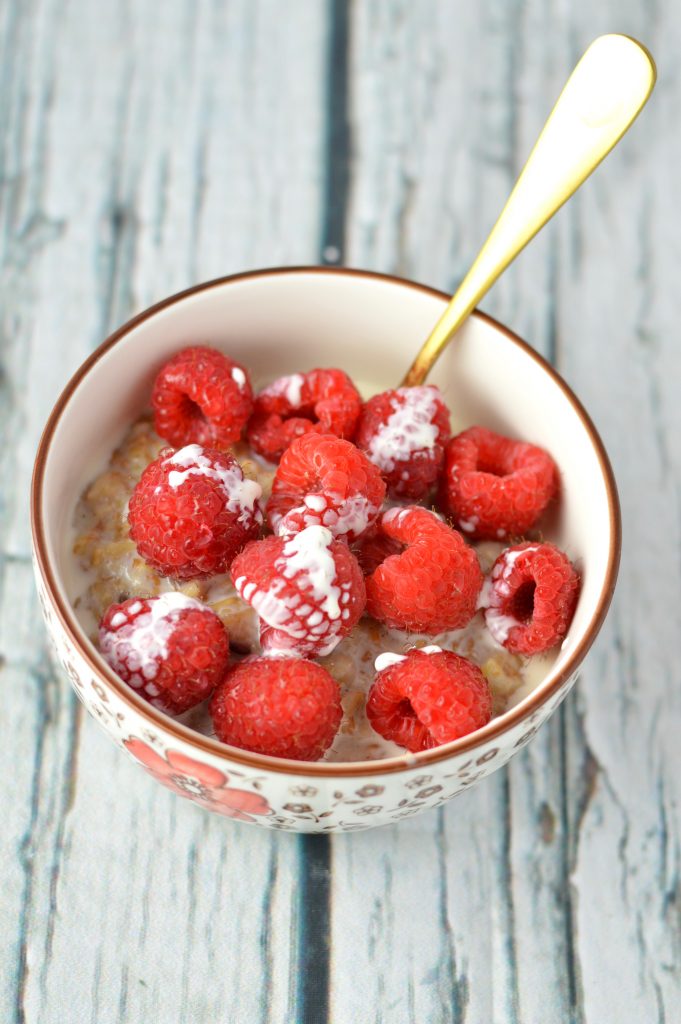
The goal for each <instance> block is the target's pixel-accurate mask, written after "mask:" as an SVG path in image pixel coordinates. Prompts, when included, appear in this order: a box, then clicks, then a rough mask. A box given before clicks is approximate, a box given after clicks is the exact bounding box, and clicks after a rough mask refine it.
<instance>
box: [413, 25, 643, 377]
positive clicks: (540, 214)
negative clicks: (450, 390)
mask: <svg viewBox="0 0 681 1024" xmlns="http://www.w3.org/2000/svg"><path fill="white" fill-rule="evenodd" d="M655 78H656V71H655V63H654V61H653V59H652V57H651V56H650V54H649V53H648V51H647V50H646V49H645V48H644V47H643V46H642V45H641V44H640V43H638V42H636V40H634V39H630V38H629V37H628V36H622V35H605V36H600V37H599V38H598V39H596V40H594V42H593V43H592V44H591V46H590V47H589V48H588V50H587V51H586V52H585V54H584V56H583V57H582V59H581V60H580V62H579V64H577V67H576V68H575V69H574V71H573V72H572V74H571V75H570V77H569V79H568V81H567V83H566V84H565V87H564V89H563V91H562V93H561V94H560V96H559V97H558V100H557V102H556V105H555V107H554V108H553V110H552V111H551V113H550V115H549V118H548V121H547V122H546V124H545V125H544V128H543V129H542V132H541V134H540V136H539V138H538V139H537V141H536V143H535V146H534V149H533V150H532V152H531V153H530V155H529V157H528V160H527V163H526V164H525V166H524V168H523V170H522V172H521V174H520V177H519V178H518V180H517V182H516V184H515V187H514V189H513V191H512V192H511V195H510V196H509V198H508V200H507V202H506V205H505V206H504V208H503V210H502V211H501V214H500V216H499V219H498V220H497V222H496V224H495V225H494V227H493V228H492V231H491V232H490V235H489V237H488V238H487V241H486V242H485V244H484V245H483V247H482V249H481V250H480V252H479V253H478V255H477V257H476V259H475V262H474V263H473V265H472V267H471V268H470V270H469V271H468V273H467V274H466V276H465V278H464V279H463V281H462V282H461V285H460V286H459V288H458V290H457V291H456V294H455V295H454V297H453V298H452V300H451V302H450V303H449V305H448V306H447V308H446V310H445V311H444V313H443V314H442V316H441V317H440V319H439V320H438V322H437V323H436V324H435V327H434V328H433V330H432V331H431V333H430V335H429V337H428V338H427V340H426V341H425V343H424V345H423V347H422V348H421V351H420V352H419V353H418V355H417V356H416V359H415V360H414V362H413V363H412V365H411V368H410V369H409V372H408V373H407V375H406V377H405V378H404V381H403V382H402V383H403V384H404V385H414V384H420V383H422V382H423V381H424V380H425V378H426V376H427V374H428V372H429V371H430V369H431V367H432V365H433V363H434V362H435V360H436V359H437V358H438V356H439V355H440V353H441V352H442V350H443V349H444V348H445V346H446V345H447V344H448V342H449V341H450V340H451V338H452V335H453V334H454V333H455V331H457V330H458V328H459V327H460V326H461V324H462V323H463V321H464V320H465V319H466V317H467V316H468V314H469V313H470V312H471V310H472V309H473V308H474V306H475V305H476V304H477V303H478V302H479V301H480V299H481V298H482V296H483V295H484V294H485V293H486V292H487V291H488V289H489V288H491V286H492V285H493V284H494V282H495V281H496V279H497V278H498V277H499V275H500V274H501V273H502V271H504V270H505V269H506V267H507V266H508V265H509V263H511V262H512V261H513V260H514V259H515V257H516V256H517V255H518V253H519V252H520V251H521V249H523V248H524V247H525V246H526V245H527V243H528V242H529V241H530V239H532V238H533V237H534V236H535V235H536V234H537V232H538V231H539V230H540V228H542V227H543V226H544V224H546V222H547V221H548V220H550V219H551V217H552V216H553V215H554V213H555V212H556V210H558V209H560V207H561V206H562V205H563V203H564V202H565V201H566V200H567V199H569V198H570V196H571V195H572V194H573V193H574V192H576V191H577V189H578V188H579V186H580V185H581V184H582V182H583V181H584V180H585V179H586V178H588V176H589V175H590V174H591V172H592V171H593V170H595V168H596V167H597V166H598V165H599V163H600V162H601V160H603V158H604V157H605V156H607V155H608V153H609V152H610V150H611V149H612V148H613V146H614V145H615V144H616V143H617V142H619V140H620V139H621V138H622V136H623V135H624V133H625V132H626V130H627V128H629V126H630V125H631V123H632V122H633V120H634V118H635V117H636V115H637V114H638V113H639V111H640V110H641V109H642V107H643V106H644V104H645V102H646V100H647V99H648V97H649V96H650V93H651V92H652V89H653V86H654V84H655Z"/></svg>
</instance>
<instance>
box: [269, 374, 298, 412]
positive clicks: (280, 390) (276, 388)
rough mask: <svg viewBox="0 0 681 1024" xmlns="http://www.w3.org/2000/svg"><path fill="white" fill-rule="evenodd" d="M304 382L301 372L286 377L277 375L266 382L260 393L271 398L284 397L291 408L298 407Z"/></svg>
mask: <svg viewBox="0 0 681 1024" xmlns="http://www.w3.org/2000/svg"><path fill="white" fill-rule="evenodd" d="M304 383H305V378H304V377H303V375H302V373H292V374H290V375H289V376H288V377H279V378H278V379H277V380H275V381H273V382H272V383H271V384H268V386H267V387H266V388H263V390H262V391H261V392H260V394H261V395H266V396H268V397H271V398H279V397H281V398H285V399H286V401H287V402H288V404H289V405H290V406H291V408H292V409H299V408H300V406H301V395H302V390H303V384H304Z"/></svg>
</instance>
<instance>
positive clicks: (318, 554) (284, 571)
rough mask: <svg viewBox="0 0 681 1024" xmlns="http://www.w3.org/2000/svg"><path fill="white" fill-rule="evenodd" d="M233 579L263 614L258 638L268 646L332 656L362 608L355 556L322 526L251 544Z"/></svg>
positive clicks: (362, 593)
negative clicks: (289, 535)
mask: <svg viewBox="0 0 681 1024" xmlns="http://www.w3.org/2000/svg"><path fill="white" fill-rule="evenodd" d="M232 579H233V580H234V586H235V587H236V590H237V592H238V593H239V595H240V596H241V597H242V598H243V600H244V601H246V602H247V603H248V604H250V605H252V607H253V608H254V609H255V611H256V612H257V613H258V615H259V616H260V618H261V620H262V622H261V633H260V640H261V643H262V645H263V647H266V648H267V649H269V650H278V651H292V652H294V653H296V654H298V655H299V656H301V657H305V656H308V655H309V656H322V655H324V654H330V653H331V651H332V650H333V649H334V648H335V647H336V645H337V644H338V643H339V641H340V639H341V637H343V636H347V634H348V633H349V632H350V630H351V629H352V627H353V626H354V625H355V623H356V622H357V621H358V619H359V617H360V615H361V614H362V612H363V611H364V605H365V601H366V595H365V591H364V578H363V576H362V571H361V569H360V567H359V565H358V564H357V559H356V558H355V556H354V555H353V554H352V552H351V551H350V549H349V548H348V546H347V544H344V543H343V541H339V540H334V539H333V537H332V535H331V533H330V531H329V530H327V529H326V528H325V527H324V526H308V527H307V528H306V529H304V530H301V532H300V533H296V534H294V535H293V536H292V537H290V538H284V537H266V538H265V540H261V541H255V542H254V543H252V544H249V545H248V546H247V547H246V548H245V549H244V550H243V551H242V552H241V554H240V555H237V557H236V558H235V559H234V563H233V565H232Z"/></svg>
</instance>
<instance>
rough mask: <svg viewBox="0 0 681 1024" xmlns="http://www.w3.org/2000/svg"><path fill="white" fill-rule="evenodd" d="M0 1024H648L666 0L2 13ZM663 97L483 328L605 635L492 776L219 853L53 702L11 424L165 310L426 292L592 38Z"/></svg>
mask: <svg viewBox="0 0 681 1024" xmlns="http://www.w3.org/2000/svg"><path fill="white" fill-rule="evenodd" d="M0 18H1V22H2V24H1V34H0V45H1V47H2V51H1V57H0V78H1V82H2V86H1V90H0V104H1V106H0V117H1V119H2V121H1V131H0V173H1V187H2V193H1V196H2V202H1V205H0V260H1V273H0V315H1V317H2V319H1V333H0V342H1V344H2V363H1V366H0V395H1V405H0V424H1V425H2V432H3V437H4V444H3V445H2V448H1V449H0V466H1V469H0V480H1V481H2V485H1V486H2V492H1V497H0V538H1V547H2V551H3V552H4V553H3V555H2V561H1V562H0V567H1V573H0V587H1V589H0V609H1V610H0V650H1V651H2V656H1V662H0V664H1V666H2V689H1V691H0V692H1V693H2V701H3V703H2V720H3V733H2V736H3V739H2V743H1V744H0V768H1V771H2V779H3V786H2V797H1V799H2V804H3V810H2V819H1V820H2V825H1V826H0V851H1V857H2V860H1V864H2V885H1V887H0V915H1V916H0V922H1V926H0V1019H1V1020H2V1021H3V1022H5V1021H6V1022H8V1024H9V1022H17V1024H21V1022H27V1024H81V1022H83V1024H86V1022H93V1024H113V1022H121V1024H124V1022H125V1024H127V1022H132V1024H142V1022H143V1024H156V1022H158V1024H175V1022H178V1024H179V1022H182V1024H184V1022H191V1024H195V1022H199V1024H204V1022H211V1024H212V1022H220V1024H222V1022H229V1024H231V1022H236V1024H257V1022H277V1024H279V1022H281V1024H293V1022H296V1021H297V1022H300V1024H312V1022H314V1024H321V1022H324V1021H326V1020H330V1021H334V1022H336V1024H365V1022H366V1024H369V1022H387V1024H402V1022H405V1024H406V1022H416V1024H437V1022H448V1024H449V1022H466V1024H478V1022H479V1024H514V1022H522V1024H525V1022H531V1024H535V1022H536V1024H554V1022H559V1024H563V1022H582V1021H586V1022H588V1024H611V1022H612V1024H653V1022H658V1024H661V1022H666V1024H674V1022H678V1021H679V1020H681V981H680V971H681V927H680V924H681V917H680V913H681V882H680V875H679V871H680V867H681V848H680V844H681V827H680V826H681V820H680V814H681V812H680V807H679V799H680V796H681V686H680V681H681V680H680V675H681V673H680V671H679V645H680V642H681V632H680V626H681V612H680V609H681V582H680V573H679V550H680V539H681V538H680V536H679V533H680V524H681V516H680V504H681V444H680V443H679V438H680V436H681V401H679V371H680V369H681V360H680V357H679V338H678V322H679V318H680V316H681V297H680V296H681V290H680V288H679V281H678V275H679V265H680V261H681V207H680V205H679V199H678V194H679V173H680V168H681V133H680V132H679V113H678V112H679V110H680V109H681V76H680V75H679V73H678V69H679V61H680V59H681V14H680V10H679V7H678V4H676V3H674V0H657V2H653V0H626V2H624V0H603V2H601V3H599V4H595V3H593V2H587V0H579V2H575V3H568V2H563V3H551V4H547V3H546V2H544V0H527V2H524V3H523V2H521V0H478V2H475V3H473V2H464V0H459V2H456V0H442V2H438V0H412V2H409V0H402V2H398V0H394V2H388V0H385V2H383V0H356V2H355V3H352V4H351V3H347V4H346V3H343V2H332V0H329V2H316V0H288V2H287V3H285V4H281V3H280V4H277V3H274V2H259V0H232V2H229V3H227V2H219V0H215V2H213V3H209V2H208V0H206V2H201V0H199V2H192V0H185V2H181V0H165V2H164V3H163V4H157V3H153V2H149V0H138V2H136V3H123V2H118V0H116V2H111V3H106V4H104V3H102V4H99V3H93V2H90V3H89V2H88V0H71V2H70V3H68V4H63V3H60V2H59V0H32V2H30V3H28V2H26V3H21V2H20V0H5V3H4V4H3V5H2V7H1V8H0ZM610 30H619V31H623V32H629V33H631V34H633V35H635V36H637V37H639V38H641V39H642V40H643V41H645V42H646V43H647V44H648V45H649V46H650V47H651V49H652V50H653V52H654V53H655V55H656V57H657V59H658V62H659V67H660V81H659V84H658V87H657V92H656V95H655V96H654V97H653V100H652V102H651V105H650V108H649V109H648V110H647V111H646V112H645V114H644V115H643V116H642V118H641V120H640V123H638V124H636V125H635V127H634V129H633V131H632V132H631V135H630V136H629V137H628V138H627V139H626V140H625V142H624V143H623V144H622V146H621V148H620V149H619V150H618V151H617V152H616V153H615V154H614V155H613V156H612V157H611V158H609V160H608V162H607V163H606V165H605V166H604V167H603V168H601V170H599V172H598V174H597V175H596V177H595V178H594V179H593V180H592V181H590V182H589V183H587V185H586V186H585V187H584V189H583V190H582V191H581V192H580V194H579V196H578V197H577V198H576V199H575V200H574V201H573V202H572V203H570V205H569V207H568V208H567V209H565V210H564V211H563V212H562V213H561V214H560V215H559V216H558V217H557V219H556V221H555V223H554V224H553V225H552V226H551V227H550V228H549V229H548V230H547V231H545V232H544V233H543V234H542V236H541V237H540V238H539V239H538V240H537V241H536V242H534V243H533V245H532V246H531V248H530V249H529V250H528V251H527V253H525V254H524V255H523V256H522V257H521V258H520V259H519V261H518V263H517V265H516V266H515V267H513V268H512V269H511V270H510V271H509V272H508V273H507V274H506V275H505V277H504V279H503V280H502V281H501V282H500V283H499V284H498V286H497V287H496V289H495V290H494V292H493V294H492V295H491V296H490V297H489V299H488V300H487V301H486V302H485V304H484V305H485V308H486V309H488V310H489V311H490V312H492V313H493V314H494V315H496V316H498V317H500V318H501V319H503V320H504V321H505V322H507V323H508V324H509V325H510V326H511V327H513V328H514V329H515V330H516V331H518V332H519V333H520V334H522V335H524V336H525V337H526V338H527V339H528V340H529V341H531V343H532V344H533V345H535V346H536V348H537V349H539V350H540V351H541V352H543V353H544V354H547V355H548V356H549V357H550V358H551V359H552V360H553V361H554V362H555V364H556V365H557V366H558V367H559V368H560V371H561V372H562V373H563V374H564V375H565V377H566V379H567V380H568V382H569V383H570V384H571V385H572V386H573V387H574V388H575V390H576V391H577V393H578V394H579V395H580V396H581V398H582V399H583V401H584V402H585V404H586V406H587V408H588V409H589V410H590V412H591V413H592V415H593V417H594V419H595V421H596V423H597V425H598V427H599V429H600V430H601V432H602V434H603V437H604V440H605V442H606V445H607V447H608V449H609V451H610V453H611V455H612V459H613V463H614V467H615V471H616V475H617V478H618V481H619V485H620V489H621V497H622V504H623V512H624V536H625V549H624V558H623V563H622V570H621V574H620V583H619V589H618V593H617V596H616V599H615V602H614V606H613V609H612V612H611V614H610V617H609V619H608V622H607V625H606V627H605V628H604V630H603V633H602V634H601V637H600V639H599V641H598V643H597V645H596V648H595V649H594V650H593V652H592V654H591V655H590V657H589V659H588V662H587V665H586V666H585V668H584V671H583V673H582V677H581V681H580V682H579V684H578V686H577V687H576V689H575V691H574V692H573V694H572V695H571V697H570V698H569V699H568V701H567V702H566V704H565V706H564V707H563V708H561V710H560V712H559V713H557V714H556V715H555V717H554V718H553V720H552V721H551V722H550V724H549V725H548V726H547V727H545V728H544V729H543V730H542V731H541V733H540V734H539V735H538V736H537V737H536V739H535V740H534V742H533V743H532V744H531V745H530V747H529V748H528V749H527V750H525V751H523V752H522V753H520V754H519V755H518V756H517V757H516V758H515V759H514V761H513V762H512V764H511V766H510V768H509V769H508V770H504V771H500V772H497V773H496V774H495V775H493V776H492V777H491V778H490V779H488V780H487V781H485V782H484V783H482V784H481V785H479V786H478V787H477V788H475V789H473V790H472V791H469V792H467V793H465V794H464V795H462V796H461V797H460V798H459V799H457V800H455V801H454V802H453V803H451V804H449V805H448V806H447V807H444V808H442V809H441V810H439V811H438V812H432V813H429V814H425V815H423V816H421V817H417V818H413V819H410V820H408V821H405V822H403V823H402V824H400V825H399V826H395V827H391V828H387V829H382V830H376V831H369V832H366V833H361V834H354V835H346V836H339V837H337V838H333V839H327V838H320V837H315V836H313V837H308V838H303V837H297V836H295V835H287V834H276V833H269V832H265V831H261V830H259V829H253V828H248V827H244V826H239V825H238V824H236V823H232V822H229V821H225V820H223V819H220V818H214V817H211V816H209V815H207V814H205V813H203V812H202V811H201V810H199V809H197V808H195V807H194V806H192V805H190V804H188V803H185V802H183V801H180V800H178V799H176V798H175V797H174V796H172V795H171V794H169V793H167V792H165V791H163V790H162V789H161V788H160V787H159V786H158V785H156V784H155V783H154V782H153V781H152V780H151V779H149V778H147V777H146V776H144V775H143V774H142V773H141V772H140V771H139V769H138V768H136V767H135V766H134V765H133V764H132V763H131V762H130V761H129V760H128V759H127V758H125V757H123V756H121V754H120V752H119V751H118V750H116V749H115V748H114V746H113V744H112V743H111V742H110V741H109V739H107V737H106V736H105V735H104V734H103V733H102V732H101V731H100V730H99V728H98V727H97V726H96V724H95V723H94V722H93V721H92V720H91V719H89V718H85V717H84V714H83V712H82V710H81V708H80V705H79V704H78V703H77V701H76V699H75V697H74V695H73V693H72V692H71V691H70V690H69V688H68V687H67V686H66V685H65V684H64V683H63V682H61V681H59V680H58V679H56V678H55V676H54V674H53V672H52V670H51V668H50V665H49V662H48V657H47V652H46V641H45V634H44V631H43V629H42V625H41V622H40V618H39V613H38V604H37V599H36V594H35V590H34V587H33V581H32V577H31V567H30V560H29V550H30V547H29V528H28V517H27V491H28V486H29V477H30V472H31V463H32V459H33V453H34V450H35V447H36V444H37V441H38V437H39V433H40V429H41V427H42V425H43V423H44V421H45V419H46V416H47V414H48V411H49V409H50V407H51V404H52V402H53V400H54V399H55V397H56V395H57V393H58V392H59V390H60V389H61V387H62V385H63V384H64V383H65V381H66V379H67V378H68V376H69V375H70V374H71V372H72V371H73V370H75V368H76V367H77V365H78V364H79V363H80V362H81V360H82V359H83V358H84V357H85V356H86V355H87V353H88V352H89V351H90V350H91V349H92V348H93V347H94V346H95V345H97V344H98V343H99V342H100V341H101V340H102V339H103V338H104V336H105V335H106V334H107V333H108V332H109V331H110V330H111V329H112V328H114V327H115V326H116V325H118V324H120V323H121V322H122V321H124V320H125V319H126V318H128V317H129V316H130V315H131V314H132V313H134V312H135V311H137V310H140V309H142V308H144V307H145V306H147V305H149V304H150V303H152V302H154V301H156V300H157V299H160V298H161V297H163V296H165V295H167V294H169V293H171V292H173V291H176V290H178V289H181V288H184V287H185V286H188V285H190V284H192V283H193V282H196V281H199V280H202V279H207V278H210V277H214V276H219V275H224V274H228V273H230V272H233V271H239V270H242V269H245V268H252V267H259V266H268V265H275V264H298V263H315V262H327V263H335V264H337V263H346V264H350V265H353V266H360V267H369V268H374V269H377V270H381V271H388V272H393V273H397V274H401V275H404V276H408V277H413V278H416V279H418V280H420V281H424V282H427V283H429V284H432V285H435V286H439V287H442V288H446V289H452V288H453V287H454V286H455V284H456V282H457V281H458V280H459V279H460V277H461V275H462V274H463V272H464V270H465V269H466V267H467V266H468V264H469V261H470V260H471V258H472V257H473V255H474V253H475V251H476V247H477V245H478V244H479V242H480V241H481V239H482V238H483V236H484V234H485V233H486V231H487V230H488V228H489V226H490V224H491V222H492V220H493V218H494V217H495V215H496V213H497V211H498V210H499V209H500V206H501V203H502V201H503V199H504V198H505V196H506V194H507V192H508V191H509V188H510V186H511V184H512V182H513V180H514V177H515V175H516V173H517V171H518V170H519V168H520V166H521V164H522V162H523V161H524V158H525V156H526V154H527V153H528V151H529V148H530V146H531V143H532V141H533V140H534V138H535V135H536V133H537V131H538V129H539V127H540V125H541V123H542V121H543V119H544V117H545V115H546V113H547V111H548V109H549V107H550V105H551V103H552V102H553V100H554V98H555V96H556V95H557V93H558V91H559V88H560V86H561V84H562V82H563V80H564V79H565V77H566V76H567V73H568V71H569V70H570V69H571V67H572V65H573V64H574V63H575V61H576V59H577V57H578V55H579V54H580V52H581V51H582V50H583V49H584V48H585V47H586V45H587V44H588V43H589V42H590V41H591V39H592V38H593V37H595V36H596V35H598V34H599V33H601V32H604V31H610Z"/></svg>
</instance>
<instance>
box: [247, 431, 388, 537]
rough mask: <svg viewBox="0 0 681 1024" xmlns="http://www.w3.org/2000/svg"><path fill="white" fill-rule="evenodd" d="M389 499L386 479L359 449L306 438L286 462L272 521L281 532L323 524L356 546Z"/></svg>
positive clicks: (327, 437)
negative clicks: (386, 493) (387, 497)
mask: <svg viewBox="0 0 681 1024" xmlns="http://www.w3.org/2000/svg"><path fill="white" fill-rule="evenodd" d="M384 498H385V484H384V483H383V480H382V479H381V474H380V473H379V471H378V470H377V469H376V467H375V466H374V465H372V463H371V462H369V460H368V459H367V457H366V455H363V454H362V452H360V451H359V449H358V448H355V446H354V444H351V443H350V442H349V441H343V440H342V439H341V438H339V437H334V436H333V435H331V434H305V435H304V436H303V437H299V438H297V440H295V441H293V443H292V444H291V446H290V447H289V448H287V449H286V451H285V452H284V454H283V455H282V457H281V462H280V463H279V466H278V468H277V472H276V474H275V477H274V482H273V484H272V496H271V498H270V500H269V502H268V504H267V518H268V520H269V523H270V526H271V527H272V529H273V530H274V531H275V532H276V533H280V534H287V533H297V532H298V531H299V530H302V529H304V528H305V527H306V526H315V525H319V526H326V527H327V528H328V529H329V530H331V533H332V534H333V535H334V537H344V538H345V539H346V540H348V541H352V540H356V539H357V538H358V537H359V536H361V534H363V533H364V531H365V530H366V529H367V527H368V526H369V525H370V524H371V523H372V522H373V521H374V520H375V519H376V516H377V515H378V513H379V511H380V509H381V505H382V504H383V499H384Z"/></svg>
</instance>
